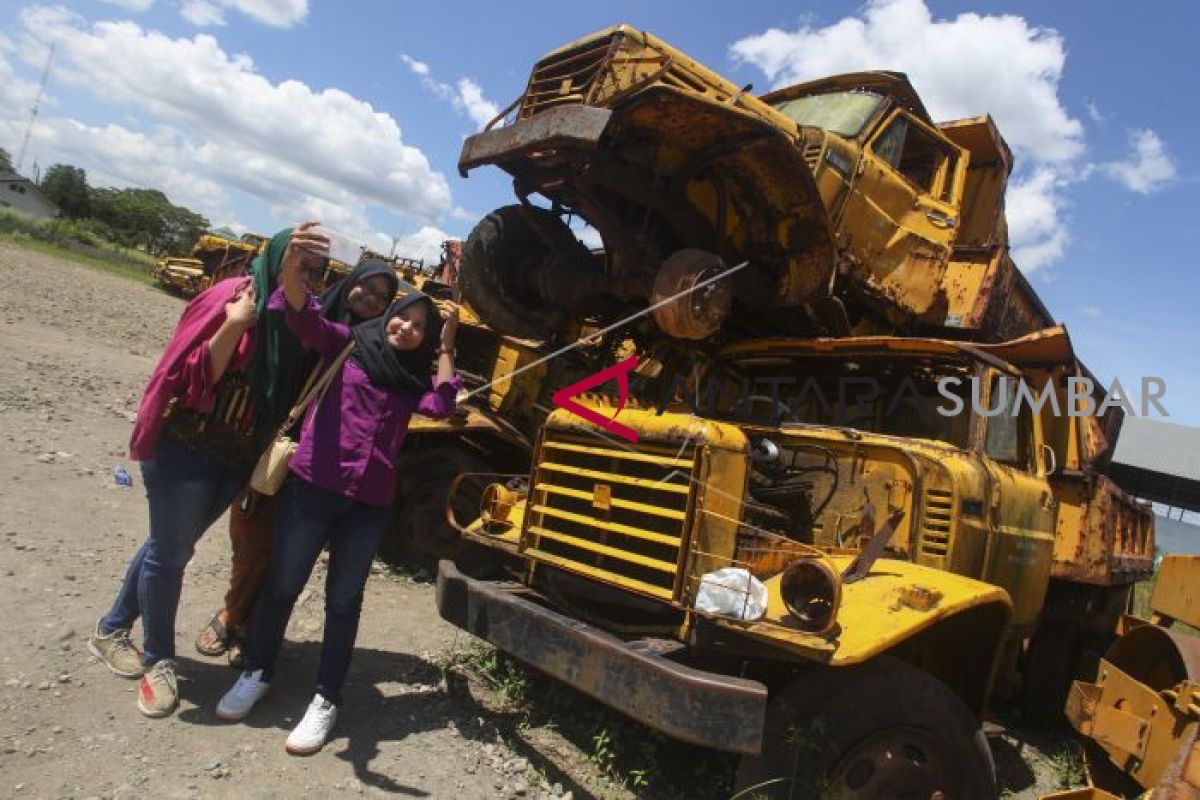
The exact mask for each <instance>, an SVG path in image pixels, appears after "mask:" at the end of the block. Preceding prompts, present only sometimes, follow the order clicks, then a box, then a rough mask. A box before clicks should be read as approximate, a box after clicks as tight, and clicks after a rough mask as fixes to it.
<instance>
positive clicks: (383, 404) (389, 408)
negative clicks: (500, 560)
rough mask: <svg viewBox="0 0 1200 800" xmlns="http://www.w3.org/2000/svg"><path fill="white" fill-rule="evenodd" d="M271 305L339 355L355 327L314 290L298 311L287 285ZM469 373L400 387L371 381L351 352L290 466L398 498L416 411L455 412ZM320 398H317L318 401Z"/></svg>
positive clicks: (349, 488)
mask: <svg viewBox="0 0 1200 800" xmlns="http://www.w3.org/2000/svg"><path fill="white" fill-rule="evenodd" d="M267 308H268V309H270V310H273V311H279V310H282V311H284V314H285V317H286V319H287V323H288V327H289V328H291V329H292V331H293V332H294V333H295V334H296V336H297V337H298V338H299V339H300V341H302V342H304V344H306V345H308V346H309V347H311V348H312V349H314V350H316V351H317V352H318V353H320V354H321V355H322V356H324V357H325V358H324V359H323V361H322V364H323V365H327V364H328V363H329V362H330V361H332V360H333V359H334V358H336V357H337V356H338V354H339V353H341V352H342V350H343V349H344V348H345V347H346V345H347V344H349V343H350V339H351V338H352V336H351V333H350V328H349V326H347V325H342V324H341V323H338V322H331V321H330V320H327V319H325V318H324V317H322V316H321V307H320V305H319V304H318V303H317V301H316V300H314V299H313V297H312V295H309V297H308V300H307V302H306V304H305V306H304V308H303V309H301V310H300V311H294V310H293V309H292V307H291V305H290V304H289V303H288V302H287V298H286V297H284V294H283V288H282V287H281V288H279V289H276V290H275V292H274V294H272V295H271V299H270V302H268V304H267ZM461 387H462V381H461V380H460V379H459V378H458V377H457V376H455V377H454V378H452V379H450V380H449V381H447V382H445V383H443V384H441V385H440V386H438V387H437V388H435V389H434V390H433V391H429V392H425V393H424V394H421V395H417V394H395V393H393V392H390V391H387V390H386V389H380V388H378V387H377V386H375V385H374V384H373V383H371V381H370V379H369V378H368V377H367V373H366V372H364V371H363V369H362V368H361V367H360V366H359V365H358V364H356V363H354V361H352V360H351V359H346V362H345V363H344V364H343V365H342V368H341V370H340V371H339V373H338V374H337V375H335V376H334V378H333V380H332V381H331V382H330V384H329V388H328V389H327V390H326V391H325V396H324V397H323V398H322V399H321V402H320V404H319V405H318V406H317V407H316V408H315V409H314V407H313V406H312V405H310V406H309V407H308V410H307V411H306V412H305V416H304V425H303V427H302V428H301V432H300V442H299V443H298V444H297V446H296V454H295V455H294V456H292V460H291V463H290V464H289V468H290V469H291V471H292V472H293V473H295V474H296V475H298V476H299V477H301V478H303V479H304V480H306V481H308V482H309V483H313V484H316V485H317V486H320V487H321V488H323V489H328V490H329V491H331V492H337V493H338V494H341V495H345V496H346V497H349V498H351V499H353V500H357V501H359V502H360V503H366V504H367V505H372V506H388V505H391V503H392V499H393V497H394V496H395V494H396V467H395V463H394V462H395V460H396V456H397V455H399V453H400V448H401V447H402V446H403V445H404V436H405V434H406V433H407V432H408V422H409V419H410V418H411V417H412V415H413V414H414V413H415V414H422V415H424V416H426V417H433V418H434V419H444V418H446V417H448V416H450V415H451V414H453V413H454V404H455V400H454V398H455V395H457V394H458V390H459V389H460V388H461ZM314 402H315V401H314Z"/></svg>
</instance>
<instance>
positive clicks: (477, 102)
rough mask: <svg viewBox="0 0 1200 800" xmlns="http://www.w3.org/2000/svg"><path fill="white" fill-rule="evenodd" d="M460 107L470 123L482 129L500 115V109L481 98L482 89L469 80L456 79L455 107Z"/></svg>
mask: <svg viewBox="0 0 1200 800" xmlns="http://www.w3.org/2000/svg"><path fill="white" fill-rule="evenodd" d="M459 105H461V107H462V109H463V110H464V111H466V114H467V116H468V117H470V118H471V121H472V122H474V123H475V124H476V125H478V126H479V127H480V128H482V127H483V126H484V125H487V124H488V123H489V122H491V121H492V120H493V119H495V117H496V115H497V114H499V113H500V107H499V106H498V105H496V104H495V103H493V102H492V101H490V100H488V99H487V98H485V97H484V96H483V89H481V88H480V86H479V84H477V83H475V81H473V80H471V79H470V78H459V79H458V96H457V102H456V107H457V106H459Z"/></svg>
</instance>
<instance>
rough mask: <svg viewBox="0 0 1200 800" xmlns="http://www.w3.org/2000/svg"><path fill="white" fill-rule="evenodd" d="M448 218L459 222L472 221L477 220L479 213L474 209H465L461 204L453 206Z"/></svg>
mask: <svg viewBox="0 0 1200 800" xmlns="http://www.w3.org/2000/svg"><path fill="white" fill-rule="evenodd" d="M450 218H451V219H456V220H458V221H459V222H472V223H473V222H478V221H479V219H480V215H479V214H476V213H475V212H474V211H468V210H467V209H465V208H463V207H462V206H455V207H454V209H453V210H452V211H451V212H450Z"/></svg>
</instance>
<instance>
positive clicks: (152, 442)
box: [129, 277, 254, 461]
mask: <svg viewBox="0 0 1200 800" xmlns="http://www.w3.org/2000/svg"><path fill="white" fill-rule="evenodd" d="M249 281H250V279H249V278H246V277H240V278H227V279H226V280H223V281H221V282H220V283H217V284H215V285H213V286H211V287H210V288H208V289H206V290H204V291H203V292H201V293H200V294H198V295H196V297H194V298H193V299H192V301H191V302H190V303H188V304H187V308H185V309H184V310H183V316H181V317H180V318H179V324H178V325H176V326H175V333H174V334H173V335H172V336H171V341H170V342H169V343H168V344H167V349H166V351H164V352H163V354H162V358H160V359H159V360H158V365H157V366H156V367H155V368H154V372H153V373H152V374H151V375H150V383H149V385H148V386H147V387H146V391H145V393H144V394H143V395H142V402H141V404H140V405H139V406H138V413H137V421H136V422H135V423H134V426H133V436H132V437H131V438H130V440H129V457H130V458H132V459H134V460H137V461H149V460H150V459H152V458H154V454H155V449H156V447H157V445H158V437H159V434H160V433H161V432H162V426H163V415H164V414H165V413H166V410H167V406H168V404H169V403H170V402H171V398H173V397H178V398H179V402H180V403H181V404H182V405H183V406H184V407H186V408H191V409H194V410H196V411H199V412H201V413H207V412H209V411H211V410H212V408H213V400H214V397H215V395H214V390H215V388H216V383H215V382H214V381H213V380H212V361H211V359H210V356H209V352H208V340H209V339H211V338H212V337H213V336H214V335H215V334H216V332H217V330H218V329H219V328H220V327H221V324H222V323H223V322H224V321H225V304H226V303H228V302H229V301H230V300H231V299H233V295H234V294H235V293H236V292H237V291H238V290H239V289H241V288H242V287H244V286H245V285H246V284H247V283H249ZM253 354H254V329H253V328H251V329H250V330H248V331H246V332H245V333H244V334H242V338H241V339H239V340H238V343H237V348H236V349H235V350H234V353H233V357H232V358H231V359H230V360H229V366H228V367H227V369H230V370H237V369H241V368H243V367H244V366H245V365H246V363H247V362H248V361H249V360H250V357H251V356H252V355H253Z"/></svg>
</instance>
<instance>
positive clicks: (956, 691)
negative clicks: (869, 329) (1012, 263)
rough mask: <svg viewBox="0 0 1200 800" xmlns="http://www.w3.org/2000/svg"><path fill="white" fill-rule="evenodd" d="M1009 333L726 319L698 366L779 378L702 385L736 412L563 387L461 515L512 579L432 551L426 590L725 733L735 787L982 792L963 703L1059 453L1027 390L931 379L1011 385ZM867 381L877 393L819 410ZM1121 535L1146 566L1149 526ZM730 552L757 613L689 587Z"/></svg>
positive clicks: (1031, 571) (1025, 556) (542, 654)
mask: <svg viewBox="0 0 1200 800" xmlns="http://www.w3.org/2000/svg"><path fill="white" fill-rule="evenodd" d="M1006 348H1007V349H1009V350H1013V349H1017V350H1019V349H1020V343H1016V344H1014V345H997V346H994V347H991V348H990V349H989V348H984V347H977V346H972V345H968V344H964V343H961V342H954V341H950V340H934V339H920V338H904V339H898V338H894V337H847V338H842V339H822V340H796V339H791V340H785V339H768V340H751V341H745V342H740V343H737V344H734V345H730V346H729V347H728V348H726V349H725V350H724V351H722V353H721V354H720V357H719V358H718V359H716V360H715V361H714V362H713V363H711V364H708V365H705V367H704V369H703V370H702V371H701V372H700V373H699V374H701V375H703V376H705V379H715V380H716V381H717V385H718V386H730V387H732V386H744V385H747V384H748V385H750V386H753V387H764V386H768V387H774V390H773V391H772V390H768V389H763V388H759V389H758V390H757V391H754V392H752V393H751V394H745V393H738V392H736V391H732V390H730V391H727V392H719V391H718V392H716V393H717V394H718V395H720V396H723V397H729V398H738V400H737V401H736V402H735V405H737V404H738V403H742V402H743V401H745V402H748V403H749V405H750V409H749V411H750V412H751V413H750V414H749V416H747V414H746V412H747V409H746V408H741V409H736V408H732V409H731V408H716V409H712V408H709V409H707V410H705V409H696V408H694V407H689V405H688V404H687V403H684V404H682V405H681V404H678V403H675V404H668V405H667V406H666V409H667V410H665V411H664V412H663V413H658V410H657V409H655V408H653V407H642V408H638V409H634V410H629V409H628V408H627V409H626V410H625V411H622V413H621V414H620V420H621V422H622V423H623V424H625V425H628V426H631V427H632V428H634V429H635V430H636V431H637V434H638V435H637V443H636V445H629V444H626V443H625V442H623V441H620V440H617V439H614V438H613V437H607V436H597V434H596V429H595V428H594V426H592V425H590V424H589V423H587V422H585V421H583V420H581V419H579V418H578V417H574V416H571V415H569V414H567V413H565V412H563V411H557V412H555V413H554V414H553V415H552V416H551V417H550V418H549V420H548V421H547V422H546V425H545V426H544V428H543V430H542V432H541V434H540V436H539V439H538V442H537V445H536V449H535V451H534V457H533V462H534V467H533V471H532V474H531V476H530V478H529V482H528V485H527V487H525V488H523V489H516V490H514V488H513V487H511V486H505V485H503V484H496V485H495V486H493V487H489V489H488V490H486V491H485V493H484V498H485V499H484V508H483V514H482V515H481V517H480V518H479V519H478V520H476V521H474V522H473V523H471V524H470V525H469V526H467V532H466V536H467V538H468V539H469V540H470V541H472V542H474V543H476V544H478V545H481V546H484V547H490V548H493V549H494V550H496V551H497V552H498V553H499V554H501V555H503V556H504V557H505V558H508V559H509V560H510V561H511V562H512V563H513V564H514V565H515V569H514V570H513V575H514V576H516V577H518V578H519V581H520V582H519V584H518V585H516V586H514V585H513V584H511V583H507V584H504V583H490V582H487V581H478V580H473V579H470V578H468V577H465V576H464V575H462V574H460V573H459V571H458V569H457V568H456V567H455V565H454V564H453V563H451V562H449V561H444V562H442V564H441V567H440V571H439V584H438V602H439V608H440V611H441V614H442V616H443V617H445V618H446V619H448V620H450V621H451V622H453V623H454V624H456V625H459V626H460V627H462V628H464V629H466V630H468V631H470V632H472V633H474V634H475V635H477V636H479V637H480V638H483V639H485V640H487V641H489V642H491V643H493V644H495V645H496V646H498V647H500V648H501V649H503V650H505V651H506V652H509V653H511V654H513V655H515V656H516V657H518V658H520V659H521V660H523V661H526V662H527V663H530V664H532V665H534V666H536V667H538V668H539V669H540V670H542V671H543V672H546V673H548V674H549V675H551V676H554V677H556V678H558V679H560V680H564V681H566V682H567V683H569V684H571V685H573V686H575V687H576V688H578V689H580V690H582V691H584V692H585V693H588V694H590V695H592V696H593V697H596V698H597V699H599V700H601V701H602V702H604V703H606V704H608V705H610V706H612V707H614V708H617V709H619V710H621V711H623V712H624V713H626V714H629V715H630V716H632V717H633V718H635V719H637V720H639V721H641V722H643V723H645V724H646V725H649V726H650V727H652V728H655V729H657V730H659V731H662V732H664V733H666V734H668V735H671V736H675V737H677V738H680V739H684V740H686V741H691V742H694V743H698V744H703V745H705V746H709V747H714V748H717V749H723V750H727V751H732V752H737V753H742V754H743V755H744V759H743V762H742V767H741V769H740V772H739V778H738V781H739V786H740V787H741V788H743V789H748V788H750V787H756V789H755V791H756V792H757V793H759V794H762V795H765V796H768V797H775V796H781V797H792V796H799V797H804V796H810V794H812V793H814V792H816V791H817V789H818V788H820V787H825V788H827V789H831V790H834V796H878V795H872V794H871V793H872V792H877V791H883V790H884V788H886V790H887V792H899V793H900V794H901V795H904V796H910V795H911V796H933V794H934V792H936V791H942V792H943V794H944V796H946V797H975V796H988V795H989V794H991V793H993V792H994V784H993V783H992V781H993V776H992V772H991V761H990V756H989V755H988V753H987V748H986V744H985V743H984V740H983V738H982V735H981V734H980V733H979V731H980V721H981V719H982V714H983V711H984V709H985V707H986V704H987V702H988V698H989V696H990V694H991V691H992V688H993V685H994V684H995V683H996V682H997V681H1008V682H1010V683H1011V682H1015V681H1016V679H1017V675H1018V673H1019V671H1020V670H1021V668H1022V667H1025V668H1027V665H1025V664H1023V663H1022V662H1023V658H1024V642H1025V640H1026V639H1027V638H1028V637H1029V636H1030V635H1032V634H1033V632H1034V630H1035V629H1036V626H1037V623H1038V620H1039V619H1040V618H1041V616H1042V615H1043V614H1044V613H1045V609H1044V604H1045V603H1046V602H1047V599H1048V597H1049V595H1048V593H1047V589H1048V587H1049V585H1050V581H1051V576H1052V574H1053V573H1054V571H1055V562H1056V551H1057V549H1058V548H1059V547H1060V542H1059V540H1058V538H1057V537H1056V523H1057V519H1056V514H1057V511H1058V504H1057V503H1056V502H1055V499H1054V492H1053V489H1052V486H1051V484H1050V481H1049V474H1050V471H1051V470H1052V469H1053V468H1054V466H1055V464H1054V461H1055V458H1056V457H1055V456H1054V455H1052V448H1051V446H1050V445H1049V443H1048V441H1047V439H1046V438H1045V435H1046V432H1045V431H1044V430H1043V426H1042V422H1041V419H1040V415H1038V414H1035V413H1033V411H1032V410H1031V409H1030V408H1028V407H1018V405H1010V406H1009V408H1013V409H1016V413H1015V414H1012V413H1001V414H998V415H996V416H992V417H986V416H983V415H981V414H979V413H978V412H977V411H975V410H973V409H972V406H971V403H970V401H969V399H968V398H967V397H966V396H960V400H962V401H963V404H964V407H963V409H962V411H961V413H959V414H955V415H949V416H942V415H940V414H937V413H936V410H935V407H936V406H937V405H938V404H939V403H944V402H945V401H946V399H947V398H946V397H943V396H941V395H940V391H939V387H941V386H950V385H953V386H956V387H960V388H959V389H958V391H963V392H966V391H968V390H967V389H966V388H965V387H966V386H967V385H973V386H979V387H983V388H981V389H980V390H979V392H980V398H981V401H982V403H983V404H984V405H987V404H991V405H989V406H988V408H992V407H996V406H999V405H1000V403H1001V400H1002V398H1001V397H1000V395H1001V394H1003V395H1004V397H1006V398H1008V400H1007V401H1006V402H1008V403H1010V404H1012V403H1013V399H1012V398H1013V397H1014V396H1015V390H1013V388H1012V387H1013V386H1015V385H1016V383H1017V382H1018V381H1020V380H1021V379H1025V380H1028V379H1029V378H1030V376H1029V374H1028V373H1026V372H1024V371H1023V370H1021V369H1020V368H1019V367H1018V366H1017V365H1015V364H1013V363H1011V362H1009V361H1007V360H1005V359H1004V357H1003V355H1004V351H1005V349H1006ZM689 374H697V373H696V371H695V370H691V371H689ZM788 378H790V379H791V380H790V381H788V380H787V379H788ZM868 379H870V380H872V381H874V383H875V385H877V386H878V387H880V388H881V391H879V392H877V393H874V396H872V397H870V398H869V399H866V400H864V399H863V398H858V400H857V401H856V402H854V403H852V404H851V405H850V406H849V407H848V408H846V409H845V413H842V414H836V413H834V414H831V413H830V407H834V408H836V407H837V405H838V404H837V402H836V401H835V400H834V399H833V398H838V397H839V392H842V393H843V394H844V389H843V387H844V386H845V385H846V382H847V381H857V382H858V385H861V383H862V382H863V381H864V380H868ZM946 379H955V380H956V381H957V383H954V382H951V383H950V384H947V383H944V381H945V380H946ZM669 385H670V384H668V386H669ZM780 387H789V388H787V389H786V391H784V390H781V389H780ZM1002 387H1005V388H1002ZM699 393H702V390H701V389H700V387H699V386H697V387H695V390H694V392H693V393H692V394H691V395H690V396H692V397H694V396H695V395H696V394H699ZM747 398H749V399H748V400H747ZM591 402H593V403H594V404H595V409H596V410H597V411H598V412H599V413H601V414H603V415H605V416H611V415H612V414H613V411H614V408H615V407H614V406H613V405H612V404H611V403H606V402H604V401H603V400H602V399H601V398H593V399H592V401H591ZM697 411H700V413H697ZM1006 411H1007V409H1006ZM756 418H758V419H756ZM1076 419H1078V418H1076ZM1092 533H1093V535H1095V536H1101V537H1102V536H1103V533H1102V531H1100V530H1096V531H1093V532H1092ZM1095 546H1097V547H1098V546H1100V545H1095ZM1122 548H1123V549H1122V550H1121V552H1120V559H1122V560H1123V563H1124V564H1125V565H1126V568H1128V567H1129V566H1131V564H1132V562H1135V561H1137V562H1140V567H1139V568H1140V570H1142V571H1147V570H1148V569H1149V566H1150V562H1151V558H1152V539H1149V538H1143V539H1141V540H1140V541H1137V540H1133V541H1129V542H1123V543H1122ZM728 568H733V569H740V570H742V571H743V573H741V574H743V575H744V579H745V585H741V584H739V585H736V586H735V587H733V589H732V590H733V591H735V593H739V594H740V595H741V596H743V599H744V600H745V602H746V603H749V602H750V601H751V599H752V595H753V594H754V590H753V589H752V588H751V583H752V582H751V577H753V579H754V580H756V581H759V582H761V586H762V589H761V591H762V592H763V594H764V596H763V597H762V598H761V602H762V605H763V608H762V609H761V611H760V612H759V613H758V615H757V616H751V617H749V618H742V619H739V618H738V614H737V613H736V611H729V612H727V613H706V612H705V611H703V610H698V607H697V606H698V598H699V596H700V594H701V593H702V592H703V588H702V587H703V584H704V583H705V582H706V581H713V580H719V579H717V578H714V577H713V576H715V575H719V574H720V571H721V570H724V569H728ZM1111 590H1112V591H1115V592H1116V593H1118V594H1120V593H1123V591H1124V589H1123V587H1122V586H1120V585H1117V586H1115V587H1112V588H1111ZM1117 613H1118V614H1119V609H1118V612H1117ZM797 732H799V733H797Z"/></svg>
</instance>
